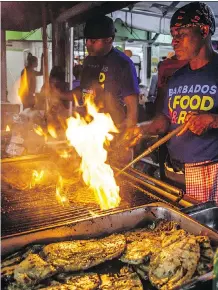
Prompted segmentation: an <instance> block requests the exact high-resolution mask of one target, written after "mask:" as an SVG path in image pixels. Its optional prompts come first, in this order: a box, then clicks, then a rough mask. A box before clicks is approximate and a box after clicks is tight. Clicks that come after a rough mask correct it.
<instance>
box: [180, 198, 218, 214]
mask: <svg viewBox="0 0 218 290" xmlns="http://www.w3.org/2000/svg"><path fill="white" fill-rule="evenodd" d="M212 207H216V202H215V201H207V202H204V203H201V204H198V205H193V206H190V207H187V208H183V209H181V211H182V212H183V213H185V214H192V213H195V212H198V211H201V210H204V209H208V208H212Z"/></svg>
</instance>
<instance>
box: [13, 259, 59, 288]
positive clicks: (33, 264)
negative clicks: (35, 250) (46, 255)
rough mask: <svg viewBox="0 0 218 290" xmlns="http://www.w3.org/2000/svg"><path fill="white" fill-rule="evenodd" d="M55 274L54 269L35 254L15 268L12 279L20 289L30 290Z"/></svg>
mask: <svg viewBox="0 0 218 290" xmlns="http://www.w3.org/2000/svg"><path fill="white" fill-rule="evenodd" d="M55 273H56V270H55V268H54V267H53V266H52V265H51V264H49V263H47V262H46V261H44V260H43V259H42V258H41V257H40V256H39V255H37V254H30V255H28V256H27V258H26V259H25V260H23V261H22V262H21V263H20V264H19V265H17V266H16V268H15V270H14V279H15V280H16V283H17V284H18V285H20V287H23V288H21V289H32V287H33V286H34V285H36V284H37V283H39V282H40V281H41V280H44V279H46V278H48V277H51V276H53V275H54V274H55Z"/></svg>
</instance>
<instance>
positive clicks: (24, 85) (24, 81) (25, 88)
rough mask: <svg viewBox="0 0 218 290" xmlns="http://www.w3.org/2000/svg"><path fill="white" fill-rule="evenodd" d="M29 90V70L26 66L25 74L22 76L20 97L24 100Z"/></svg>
mask: <svg viewBox="0 0 218 290" xmlns="http://www.w3.org/2000/svg"><path fill="white" fill-rule="evenodd" d="M27 91H28V78H27V70H26V68H24V71H23V74H22V76H21V78H20V88H19V93H18V95H19V97H20V99H21V100H22V99H23V96H24V95H26V93H27Z"/></svg>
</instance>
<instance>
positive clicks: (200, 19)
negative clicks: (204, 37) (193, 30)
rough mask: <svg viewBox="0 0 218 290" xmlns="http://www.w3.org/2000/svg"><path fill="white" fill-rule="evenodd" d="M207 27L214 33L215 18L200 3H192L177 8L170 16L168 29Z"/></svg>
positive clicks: (209, 9)
mask: <svg viewBox="0 0 218 290" xmlns="http://www.w3.org/2000/svg"><path fill="white" fill-rule="evenodd" d="M202 25H208V26H209V27H210V33H211V34H212V35H213V34H214V32H215V29H216V28H215V17H214V14H213V12H212V10H211V8H210V7H209V6H208V5H207V4H205V3H202V2H192V3H189V4H187V5H185V6H183V7H181V8H179V9H178V10H177V11H176V12H175V13H174V14H173V16H172V18H171V21H170V27H178V28H179V27H193V26H202Z"/></svg>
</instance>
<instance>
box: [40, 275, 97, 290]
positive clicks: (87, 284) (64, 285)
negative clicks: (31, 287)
mask: <svg viewBox="0 0 218 290" xmlns="http://www.w3.org/2000/svg"><path fill="white" fill-rule="evenodd" d="M56 279H57V280H58V281H55V282H53V283H52V284H53V285H50V286H48V287H40V288H38V289H41V290H42V289H44V290H45V289H46V290H65V289H66V290H68V289H69V290H70V289H73V290H77V289H79V290H95V289H99V285H100V284H101V281H100V277H99V275H98V274H96V273H81V274H71V275H66V274H59V275H58V276H57V278H56Z"/></svg>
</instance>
